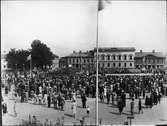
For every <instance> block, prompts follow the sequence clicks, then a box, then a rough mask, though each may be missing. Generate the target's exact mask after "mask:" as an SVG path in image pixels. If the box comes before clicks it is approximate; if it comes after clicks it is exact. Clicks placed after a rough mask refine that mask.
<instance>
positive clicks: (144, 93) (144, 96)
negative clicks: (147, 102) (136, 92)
mask: <svg viewBox="0 0 167 126" xmlns="http://www.w3.org/2000/svg"><path fill="white" fill-rule="evenodd" d="M143 99H145V90H143Z"/></svg>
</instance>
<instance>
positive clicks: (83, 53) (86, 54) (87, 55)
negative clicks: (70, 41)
mask: <svg viewBox="0 0 167 126" xmlns="http://www.w3.org/2000/svg"><path fill="white" fill-rule="evenodd" d="M65 57H93V54H92V52H75V51H74V52H73V53H71V54H70V55H68V56H65Z"/></svg>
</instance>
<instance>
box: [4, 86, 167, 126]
mask: <svg viewBox="0 0 167 126" xmlns="http://www.w3.org/2000/svg"><path fill="white" fill-rule="evenodd" d="M2 93H3V98H4V101H5V102H6V103H7V106H8V113H7V114H5V115H3V125H14V124H20V123H21V122H22V121H26V120H28V118H29V115H31V116H33V115H35V116H36V117H37V120H40V121H42V122H44V121H45V120H46V119H48V120H49V121H51V122H52V123H53V124H54V123H55V122H56V121H57V119H58V118H60V119H61V118H62V117H64V119H65V124H80V119H81V118H82V117H85V122H86V123H87V124H95V99H92V98H87V105H89V107H90V115H89V117H90V118H89V117H88V115H87V113H86V109H83V108H82V102H81V99H80V98H78V99H77V114H76V120H75V119H74V117H72V110H71V105H72V103H71V102H70V101H66V105H65V110H64V111H60V110H55V109H54V108H53V106H51V108H47V106H46V105H36V104H33V103H20V101H19V99H18V100H16V101H17V102H16V113H17V114H15V113H14V110H13V106H14V100H12V99H11V93H9V94H8V95H6V96H5V94H4V90H3V89H2ZM105 102H106V99H105ZM137 103H138V101H137V100H135V116H134V119H132V124H134V125H143V124H146V125H155V124H167V111H166V110H167V98H166V97H163V98H162V100H161V103H160V104H158V105H154V106H153V107H152V108H151V109H150V108H143V111H144V113H143V114H138V108H137ZM142 103H144V101H142ZM128 116H130V100H129V99H127V102H126V107H125V108H124V110H123V113H122V114H121V115H120V114H119V111H118V108H117V107H116V105H112V104H106V103H100V102H99V120H101V122H102V124H104V125H107V124H113V125H114V124H116V125H119V124H123V123H124V122H126V121H128V122H129V120H128V119H127V117H128Z"/></svg>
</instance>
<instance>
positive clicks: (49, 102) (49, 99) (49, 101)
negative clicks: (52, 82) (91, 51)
mask: <svg viewBox="0 0 167 126" xmlns="http://www.w3.org/2000/svg"><path fill="white" fill-rule="evenodd" d="M47 101H48V108H50V104H51V96H50V94H48V96H47Z"/></svg>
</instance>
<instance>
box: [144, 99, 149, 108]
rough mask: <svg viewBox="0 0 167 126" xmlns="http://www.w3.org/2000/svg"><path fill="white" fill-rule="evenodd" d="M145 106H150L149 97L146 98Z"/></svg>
mask: <svg viewBox="0 0 167 126" xmlns="http://www.w3.org/2000/svg"><path fill="white" fill-rule="evenodd" d="M145 106H146V107H147V108H148V106H149V98H148V96H146V98H145Z"/></svg>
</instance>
